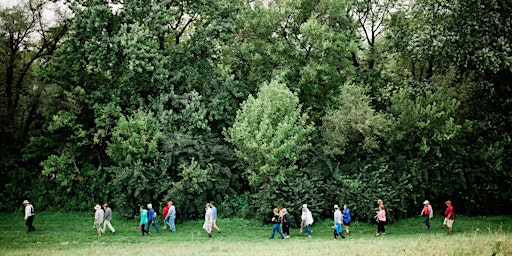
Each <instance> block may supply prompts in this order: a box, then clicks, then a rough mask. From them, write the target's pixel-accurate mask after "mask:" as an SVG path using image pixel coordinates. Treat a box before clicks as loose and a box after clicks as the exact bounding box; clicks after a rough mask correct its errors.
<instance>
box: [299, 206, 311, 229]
mask: <svg viewBox="0 0 512 256" xmlns="http://www.w3.org/2000/svg"><path fill="white" fill-rule="evenodd" d="M301 218H302V220H303V221H305V222H304V223H305V225H306V226H309V225H311V224H313V222H314V220H313V215H311V211H310V210H309V209H307V210H306V212H302V217H301Z"/></svg>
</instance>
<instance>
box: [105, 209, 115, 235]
mask: <svg viewBox="0 0 512 256" xmlns="http://www.w3.org/2000/svg"><path fill="white" fill-rule="evenodd" d="M103 210H105V220H104V221H103V232H102V235H104V234H105V230H107V227H108V229H110V232H112V234H115V233H116V230H115V229H114V227H112V224H111V223H110V221H112V209H110V207H108V204H103Z"/></svg>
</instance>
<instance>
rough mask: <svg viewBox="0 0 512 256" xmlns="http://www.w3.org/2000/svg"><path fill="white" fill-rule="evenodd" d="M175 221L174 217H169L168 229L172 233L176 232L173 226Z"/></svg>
mask: <svg viewBox="0 0 512 256" xmlns="http://www.w3.org/2000/svg"><path fill="white" fill-rule="evenodd" d="M175 219H176V216H171V217H169V228H170V229H171V230H172V231H173V232H176V225H175V224H174V220H175Z"/></svg>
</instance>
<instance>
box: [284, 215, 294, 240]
mask: <svg viewBox="0 0 512 256" xmlns="http://www.w3.org/2000/svg"><path fill="white" fill-rule="evenodd" d="M283 212H284V218H283V234H284V238H290V225H291V224H292V221H291V219H290V214H289V213H288V210H286V208H283Z"/></svg>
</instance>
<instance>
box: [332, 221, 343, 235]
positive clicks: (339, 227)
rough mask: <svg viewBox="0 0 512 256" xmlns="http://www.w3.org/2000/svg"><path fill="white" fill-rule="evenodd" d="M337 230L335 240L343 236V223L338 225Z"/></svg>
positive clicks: (335, 230)
mask: <svg viewBox="0 0 512 256" xmlns="http://www.w3.org/2000/svg"><path fill="white" fill-rule="evenodd" d="M335 225H336V228H335V229H334V238H338V236H341V235H342V234H343V227H342V226H341V223H336V224H335Z"/></svg>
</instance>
